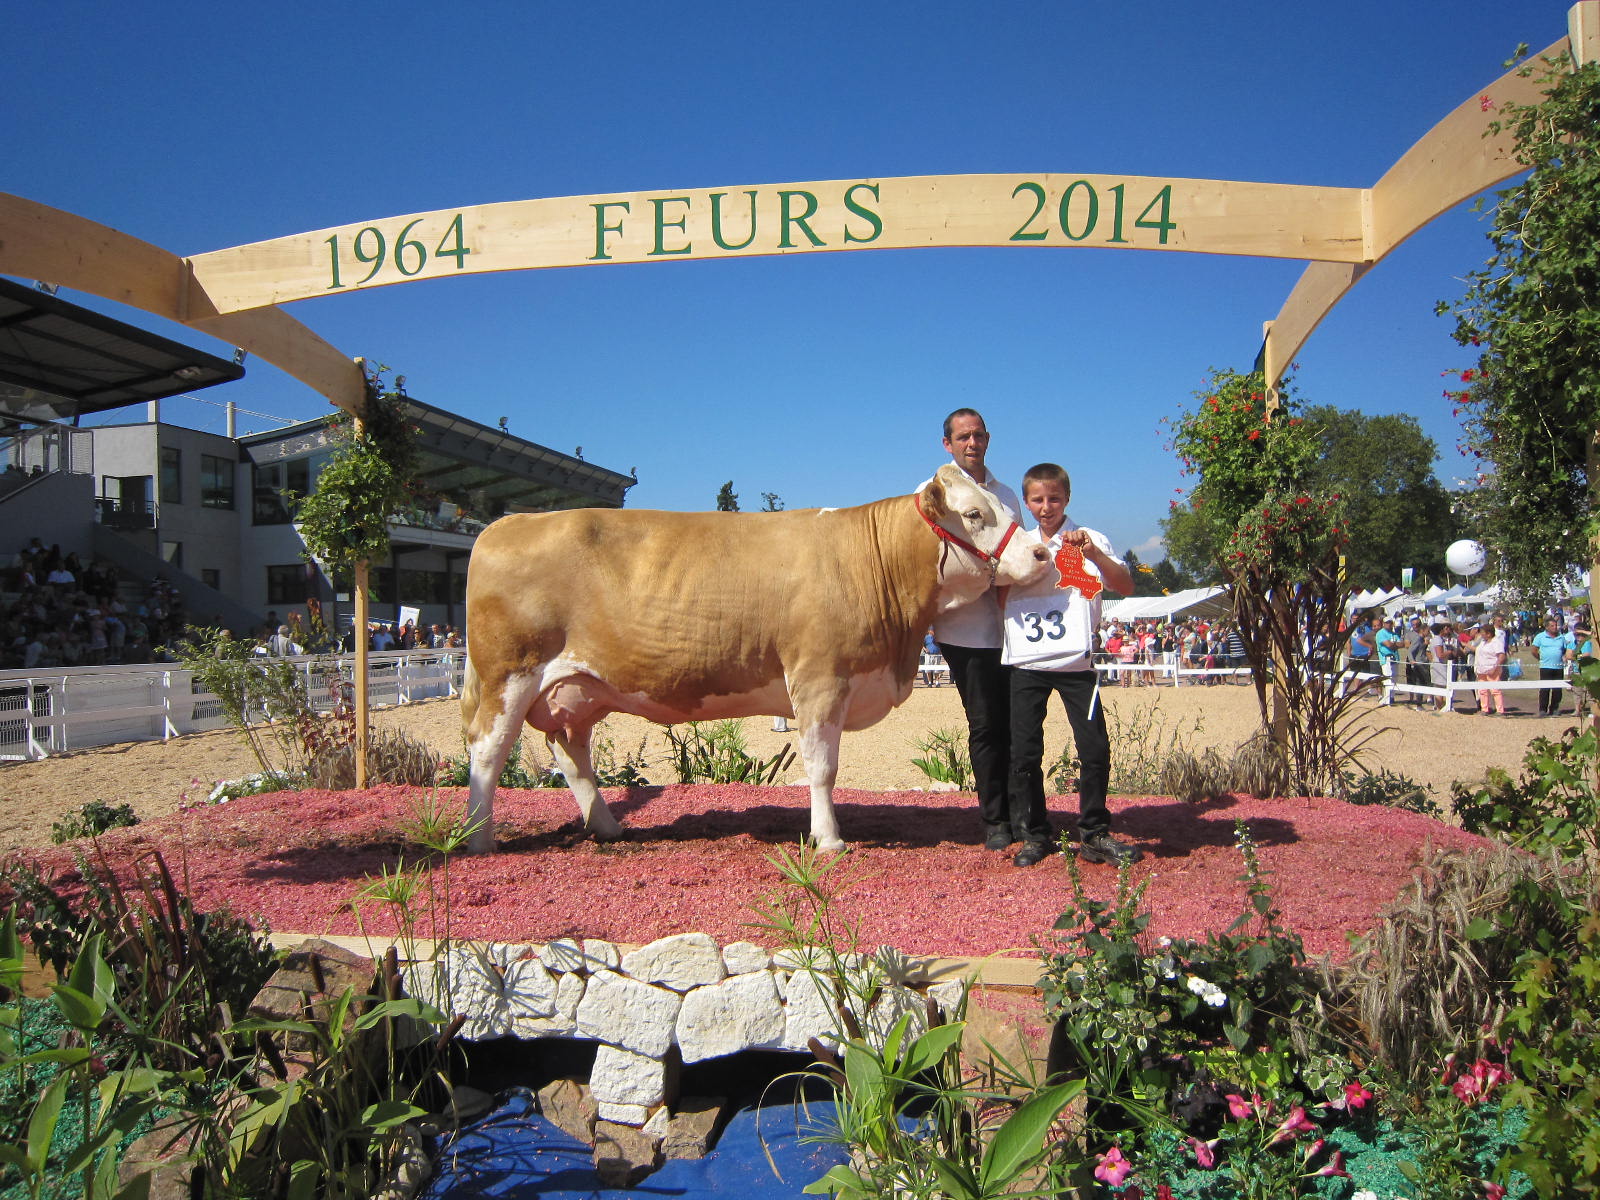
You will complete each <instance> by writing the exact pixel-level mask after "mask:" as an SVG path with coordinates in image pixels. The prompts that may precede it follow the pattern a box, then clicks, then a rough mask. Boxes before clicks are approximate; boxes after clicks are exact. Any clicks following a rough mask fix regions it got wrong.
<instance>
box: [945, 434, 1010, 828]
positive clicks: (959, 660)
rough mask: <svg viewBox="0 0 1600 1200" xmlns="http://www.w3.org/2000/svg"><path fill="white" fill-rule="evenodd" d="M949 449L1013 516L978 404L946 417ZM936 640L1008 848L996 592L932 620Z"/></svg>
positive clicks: (1004, 701)
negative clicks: (991, 464) (993, 470)
mask: <svg viewBox="0 0 1600 1200" xmlns="http://www.w3.org/2000/svg"><path fill="white" fill-rule="evenodd" d="M944 448H945V450H946V452H948V453H949V455H950V459H951V461H952V462H954V463H955V464H956V466H958V467H960V468H961V469H962V470H963V471H965V472H966V473H967V475H968V476H969V477H970V478H971V479H972V480H973V481H974V482H976V483H977V484H978V485H979V486H980V487H983V488H985V489H987V490H988V491H989V492H991V493H992V494H993V495H994V497H995V499H997V500H998V501H999V502H1000V505H1001V507H1002V508H1003V509H1004V510H1005V515H1006V516H1008V517H1009V518H1010V519H1011V520H1013V521H1014V520H1016V519H1017V514H1018V513H1019V512H1020V511H1021V505H1020V504H1018V502H1017V494H1016V493H1015V492H1013V491H1012V490H1011V489H1010V488H1009V487H1007V486H1006V485H1005V484H1003V483H1001V482H1000V481H999V480H998V479H996V478H995V477H994V476H993V475H991V474H990V473H989V468H988V467H987V466H986V465H985V464H984V459H985V457H986V456H987V455H988V452H989V430H988V427H987V426H985V425H984V423H983V417H982V415H980V414H979V413H978V412H977V411H976V410H975V409H971V408H958V409H956V410H955V412H953V413H951V414H950V415H949V416H948V417H946V418H945V419H944ZM933 638H934V641H936V642H937V643H938V644H939V653H941V654H942V655H944V661H945V663H946V664H947V665H948V666H949V667H950V679H951V681H952V682H954V683H955V685H956V691H957V692H958V693H959V694H960V696H961V707H962V708H963V709H965V710H966V714H967V751H968V753H969V754H970V755H971V758H972V774H973V778H974V780H975V782H976V784H977V789H978V812H979V815H980V817H981V818H982V820H983V839H984V840H983V844H984V847H985V848H986V849H989V850H1004V849H1005V848H1006V847H1007V846H1009V845H1011V844H1012V843H1013V842H1015V841H1017V840H1018V839H1019V838H1020V836H1021V835H1020V834H1019V833H1018V832H1017V831H1015V830H1013V829H1012V828H1011V805H1010V801H1009V799H1008V793H1007V780H1008V777H1009V775H1010V771H1011V683H1010V679H1009V676H1008V672H1007V671H1006V668H1005V667H1004V666H1002V665H1001V662H1000V646H1001V640H1002V639H1001V628H1000V605H999V602H998V597H997V596H996V595H995V593H994V592H992V591H989V592H985V593H983V595H981V596H979V597H978V598H977V599H976V600H973V601H971V602H970V603H967V604H963V605H961V606H959V607H957V608H953V609H950V610H949V611H947V612H942V613H939V614H938V615H937V616H935V617H934V619H933Z"/></svg>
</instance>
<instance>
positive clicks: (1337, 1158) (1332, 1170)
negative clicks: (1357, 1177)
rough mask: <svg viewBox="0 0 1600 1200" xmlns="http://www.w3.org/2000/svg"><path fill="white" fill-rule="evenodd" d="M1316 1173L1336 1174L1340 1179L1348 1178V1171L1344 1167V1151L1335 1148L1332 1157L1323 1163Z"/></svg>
mask: <svg viewBox="0 0 1600 1200" xmlns="http://www.w3.org/2000/svg"><path fill="white" fill-rule="evenodd" d="M1317 1174H1318V1175H1328V1176H1337V1177H1338V1178H1340V1179H1349V1178H1350V1172H1349V1171H1346V1170H1345V1169H1344V1151H1343V1150H1335V1151H1334V1152H1333V1157H1332V1158H1330V1159H1329V1160H1328V1161H1327V1162H1326V1163H1324V1164H1323V1166H1322V1169H1321V1170H1319V1171H1318V1172H1317Z"/></svg>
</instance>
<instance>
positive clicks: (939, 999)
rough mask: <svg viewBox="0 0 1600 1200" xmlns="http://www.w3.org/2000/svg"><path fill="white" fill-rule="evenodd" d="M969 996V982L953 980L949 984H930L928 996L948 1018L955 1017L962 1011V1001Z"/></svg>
mask: <svg viewBox="0 0 1600 1200" xmlns="http://www.w3.org/2000/svg"><path fill="white" fill-rule="evenodd" d="M966 994H967V981H966V980H965V979H952V980H951V981H950V982H948V983H935V984H930V985H929V987H928V995H929V997H930V998H931V999H932V1000H933V1002H934V1003H935V1004H937V1005H938V1006H939V1011H940V1012H942V1013H943V1014H944V1015H945V1016H946V1017H952V1018H953V1017H954V1016H955V1015H956V1013H958V1012H959V1011H961V1001H962V1000H963V999H964V998H965V996H966Z"/></svg>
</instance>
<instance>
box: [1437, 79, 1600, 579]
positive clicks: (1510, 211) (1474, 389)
mask: <svg viewBox="0 0 1600 1200" xmlns="http://www.w3.org/2000/svg"><path fill="white" fill-rule="evenodd" d="M1519 53H1521V52H1519ZM1508 65H1509V64H1508ZM1535 72H1538V73H1539V75H1540V83H1541V84H1542V85H1544V87H1543V91H1544V95H1543V97H1542V98H1541V99H1540V100H1538V101H1536V102H1535V103H1532V104H1519V103H1511V102H1507V101H1505V100H1504V98H1503V97H1498V96H1490V97H1488V98H1487V99H1488V101H1489V102H1490V103H1491V104H1495V105H1497V106H1498V107H1497V108H1496V111H1495V117H1496V119H1495V120H1494V121H1493V122H1492V123H1491V124H1490V125H1489V127H1488V132H1489V133H1491V134H1502V133H1505V132H1509V133H1511V134H1512V136H1513V138H1514V139H1515V150H1514V154H1515V157H1516V160H1517V162H1518V164H1519V165H1520V166H1523V167H1526V168H1529V170H1528V173H1527V174H1525V175H1523V176H1522V177H1521V178H1519V179H1518V180H1517V181H1516V182H1515V183H1514V184H1513V185H1512V186H1510V187H1509V188H1507V189H1505V190H1503V191H1501V192H1500V193H1499V194H1498V196H1497V197H1496V201H1495V205H1494V211H1493V216H1492V219H1491V222H1490V228H1489V235H1488V236H1489V244H1490V247H1491V253H1490V256H1489V259H1488V261H1487V262H1486V263H1485V264H1484V265H1483V266H1482V267H1481V268H1479V269H1478V270H1476V271H1473V272H1471V273H1469V274H1468V275H1467V276H1466V285H1467V287H1466V292H1465V294H1464V295H1463V296H1462V297H1461V299H1460V300H1458V301H1457V302H1456V303H1455V304H1454V305H1451V304H1449V303H1447V302H1443V301H1441V302H1440V304H1439V306H1438V309H1439V311H1440V312H1451V311H1453V312H1454V315H1455V317H1456V326H1455V330H1454V336H1455V339H1456V341H1457V342H1458V343H1459V344H1461V345H1462V346H1467V347H1471V348H1472V349H1473V350H1474V351H1475V352H1476V353H1478V355H1479V357H1478V360H1477V362H1476V363H1475V364H1474V365H1473V368H1472V369H1469V370H1466V371H1462V372H1460V377H1461V380H1462V382H1463V383H1466V384H1469V385H1470V387H1469V388H1468V389H1466V390H1464V391H1462V392H1459V393H1456V394H1455V396H1454V398H1455V400H1456V401H1457V404H1458V408H1457V412H1458V413H1459V414H1460V415H1461V416H1462V419H1463V423H1464V426H1465V431H1466V441H1467V446H1468V448H1469V449H1470V450H1471V451H1472V452H1473V453H1474V454H1475V455H1477V456H1478V457H1479V458H1480V459H1482V460H1483V461H1484V463H1485V470H1484V471H1483V472H1482V473H1481V474H1480V476H1479V480H1478V483H1479V486H1478V488H1477V489H1476V490H1475V491H1473V492H1468V493H1465V494H1464V497H1463V498H1464V499H1465V500H1466V501H1467V503H1468V504H1469V506H1470V508H1471V512H1472V521H1473V527H1474V528H1475V529H1477V530H1478V533H1477V535H1476V536H1479V537H1481V538H1482V540H1483V541H1484V543H1485V544H1486V545H1490V546H1493V547H1494V550H1495V556H1496V558H1497V560H1498V561H1497V564H1496V565H1497V567H1498V568H1499V571H1500V574H1501V577H1502V579H1503V580H1505V581H1506V582H1507V583H1509V584H1510V585H1511V586H1512V587H1513V588H1514V589H1515V590H1516V591H1517V592H1518V593H1520V594H1522V595H1525V596H1528V597H1530V598H1535V597H1536V598H1538V601H1539V602H1541V603H1542V601H1543V599H1544V598H1545V597H1547V596H1548V595H1550V594H1551V593H1552V592H1553V591H1554V590H1555V589H1556V587H1557V586H1559V582H1558V581H1564V580H1565V579H1566V578H1567V577H1568V576H1569V575H1570V572H1571V567H1572V564H1573V562H1574V561H1575V560H1576V559H1577V558H1579V557H1580V556H1581V552H1580V551H1579V550H1578V544H1579V538H1580V536H1581V537H1582V538H1583V540H1584V542H1585V543H1586V544H1587V547H1588V549H1589V555H1590V558H1591V560H1592V559H1593V557H1594V554H1595V545H1596V535H1597V533H1600V527H1597V522H1596V507H1595V500H1596V490H1595V489H1596V487H1597V486H1600V469H1597V466H1600V459H1597V458H1596V456H1595V453H1594V446H1593V438H1594V432H1595V430H1596V429H1597V428H1600V364H1597V362H1596V358H1595V354H1594V345H1595V336H1596V326H1595V313H1596V308H1595V296H1596V294H1597V293H1600V262H1597V260H1596V258H1595V254H1594V247H1595V244H1596V242H1597V241H1600V63H1596V62H1592V61H1591V62H1587V63H1584V64H1582V65H1581V66H1574V65H1573V64H1572V63H1571V62H1569V61H1568V60H1567V57H1566V56H1565V55H1562V56H1560V57H1558V58H1555V59H1547V60H1545V61H1544V62H1543V63H1542V64H1537V65H1536V64H1534V63H1527V64H1525V65H1524V66H1522V67H1521V68H1520V70H1519V72H1518V73H1519V74H1521V75H1524V76H1531V75H1533V74H1534V73H1535ZM1491 468H1492V469H1491ZM1591 604H1593V600H1592V599H1591Z"/></svg>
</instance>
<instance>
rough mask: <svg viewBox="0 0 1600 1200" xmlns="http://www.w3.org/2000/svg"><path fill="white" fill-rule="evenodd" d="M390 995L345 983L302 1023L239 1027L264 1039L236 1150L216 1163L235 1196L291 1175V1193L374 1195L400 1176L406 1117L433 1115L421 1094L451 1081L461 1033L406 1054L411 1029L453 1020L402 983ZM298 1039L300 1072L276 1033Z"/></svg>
mask: <svg viewBox="0 0 1600 1200" xmlns="http://www.w3.org/2000/svg"><path fill="white" fill-rule="evenodd" d="M380 986H381V987H382V989H383V990H382V991H381V992H379V993H378V994H374V995H359V994H358V993H357V992H356V991H355V989H353V988H345V989H344V990H342V991H341V992H340V993H339V994H338V995H337V996H335V997H333V998H332V999H331V1000H330V1001H329V1003H328V1005H327V1010H326V1013H325V1015H321V1014H312V1013H307V1015H306V1017H305V1018H304V1019H302V1020H266V1019H258V1018H250V1019H247V1020H244V1021H241V1022H239V1023H238V1024H237V1025H236V1026H235V1032H237V1033H238V1034H240V1035H242V1036H246V1037H249V1038H252V1039H254V1041H255V1044H256V1046H257V1048H258V1054H259V1062H258V1064H257V1065H256V1066H255V1067H254V1068H253V1069H252V1071H251V1073H250V1075H249V1076H248V1077H247V1078H246V1079H245V1080H244V1081H243V1082H242V1083H241V1087H240V1092H241V1097H242V1099H241V1104H240V1107H239V1109H238V1111H237V1113H236V1114H235V1115H234V1119H233V1121H232V1123H231V1125H230V1126H229V1128H228V1131H227V1142H226V1146H225V1149H224V1152H223V1153H222V1154H221V1155H219V1156H218V1160H217V1161H215V1162H213V1163H212V1164H211V1166H212V1171H213V1176H214V1178H215V1180H216V1181H217V1183H218V1184H219V1185H220V1187H221V1188H222V1189H223V1194H226V1195H239V1194H246V1195H248V1194H251V1193H252V1192H254V1191H256V1190H259V1189H263V1188H265V1187H269V1186H275V1185H276V1184H277V1181H278V1180H279V1179H280V1178H282V1179H287V1181H288V1194H289V1195H290V1196H305V1197H311V1196H317V1197H324V1198H326V1200H366V1198H367V1197H370V1196H373V1195H377V1194H378V1193H379V1192H380V1191H381V1190H382V1189H384V1188H385V1187H387V1186H388V1185H389V1184H390V1182H391V1181H392V1180H393V1179H394V1176H395V1171H396V1168H397V1166H398V1163H399V1161H400V1158H401V1156H402V1155H403V1154H404V1153H406V1151H407V1150H408V1148H409V1145H410V1142H411V1138H410V1135H409V1134H408V1133H407V1131H406V1130H405V1128H404V1126H405V1123H406V1122H408V1121H411V1120H414V1119H415V1118H417V1117H420V1116H423V1115H424V1114H425V1111H426V1110H425V1109H423V1108H422V1107H421V1106H420V1105H419V1104H418V1103H417V1099H418V1098H419V1096H420V1095H421V1094H422V1092H423V1090H424V1089H425V1088H427V1087H429V1086H430V1085H432V1084H433V1083H434V1082H435V1081H436V1080H441V1079H442V1080H443V1081H444V1086H445V1087H447V1088H448V1079H447V1078H445V1077H444V1075H443V1072H442V1068H441V1065H440V1064H441V1062H442V1056H443V1053H444V1050H445V1048H446V1047H447V1046H448V1043H449V1040H450V1034H449V1033H447V1034H446V1036H444V1037H441V1038H439V1039H438V1040H437V1041H436V1042H434V1043H431V1044H430V1045H429V1046H428V1047H426V1048H425V1050H424V1052H423V1055H422V1057H421V1058H420V1060H419V1061H416V1062H407V1061H405V1059H404V1058H403V1056H402V1054H401V1040H400V1039H401V1034H400V1029H399V1025H400V1023H401V1022H404V1021H424V1022H429V1023H432V1024H439V1025H448V1024H449V1019H448V1018H447V1017H446V1016H445V1015H444V1014H443V1013H441V1012H439V1011H438V1010H437V1009H435V1008H433V1007H431V1006H430V1005H428V1004H425V1003H423V1002H421V1001H418V1000H414V999H402V998H396V995H395V991H394V989H395V979H394V977H393V976H387V975H386V978H385V980H384V981H382V983H381V985H380ZM290 1037H292V1038H294V1039H296V1044H297V1045H299V1046H302V1047H304V1049H302V1050H299V1051H297V1052H296V1055H295V1069H294V1070H293V1071H292V1072H291V1071H290V1069H289V1064H288V1062H287V1061H286V1060H285V1058H284V1056H283V1053H282V1052H281V1051H280V1050H279V1049H278V1047H277V1043H276V1040H275V1039H278V1038H290Z"/></svg>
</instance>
